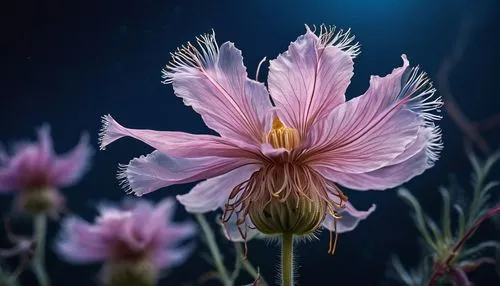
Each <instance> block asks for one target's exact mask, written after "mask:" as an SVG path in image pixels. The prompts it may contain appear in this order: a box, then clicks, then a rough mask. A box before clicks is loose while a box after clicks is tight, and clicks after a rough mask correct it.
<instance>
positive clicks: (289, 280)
mask: <svg viewBox="0 0 500 286" xmlns="http://www.w3.org/2000/svg"><path fill="white" fill-rule="evenodd" d="M281 285H282V286H292V285H293V233H283V235H282V241H281Z"/></svg>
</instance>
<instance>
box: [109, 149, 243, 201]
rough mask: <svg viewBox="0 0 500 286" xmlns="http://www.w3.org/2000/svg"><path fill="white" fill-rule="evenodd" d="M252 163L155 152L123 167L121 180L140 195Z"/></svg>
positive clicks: (231, 159)
mask: <svg viewBox="0 0 500 286" xmlns="http://www.w3.org/2000/svg"><path fill="white" fill-rule="evenodd" d="M249 163H251V162H248V160H247V161H246V160H243V159H234V158H221V157H202V158H190V159H186V158H176V157H169V156H167V155H165V154H163V153H160V152H159V151H154V152H153V153H151V154H149V155H147V156H141V157H139V158H135V159H132V160H131V161H130V163H129V164H128V165H125V166H121V170H120V172H119V174H118V178H119V179H120V180H122V184H123V185H124V187H125V189H126V190H127V191H130V192H132V193H135V194H136V195H138V196H141V195H144V194H147V193H150V192H152V191H155V190H158V189H160V188H164V187H168V186H170V185H174V184H183V183H190V182H196V181H200V180H203V179H207V178H212V177H217V176H219V175H221V174H224V173H227V172H229V171H231V170H234V169H236V168H238V167H241V166H244V165H246V164H249Z"/></svg>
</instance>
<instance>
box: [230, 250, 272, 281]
mask: <svg viewBox="0 0 500 286" xmlns="http://www.w3.org/2000/svg"><path fill="white" fill-rule="evenodd" d="M234 246H235V248H236V255H237V256H238V259H239V260H240V263H241V265H242V267H243V269H245V271H246V272H247V273H248V274H250V275H251V276H252V277H253V278H254V279H257V278H259V279H260V280H259V282H260V285H263V286H264V285H267V282H266V281H265V280H264V278H263V277H262V276H261V275H260V274H259V270H258V269H256V268H255V267H254V266H253V265H252V263H251V262H250V261H249V260H248V258H244V257H243V250H242V249H241V243H239V242H235V243H234Z"/></svg>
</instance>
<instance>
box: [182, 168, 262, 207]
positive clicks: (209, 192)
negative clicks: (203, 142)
mask: <svg viewBox="0 0 500 286" xmlns="http://www.w3.org/2000/svg"><path fill="white" fill-rule="evenodd" d="M258 169H259V167H258V166H257V165H246V166H242V167H239V168H237V169H234V170H232V171H231V172H229V173H227V174H223V175H220V176H218V177H215V178H210V179H207V180H205V181H203V182H200V183H198V184H197V185H196V186H195V187H194V188H193V189H192V190H191V191H190V192H189V193H187V194H185V195H178V196H177V200H179V202H180V203H181V204H183V205H184V207H185V208H186V211H188V212H190V213H205V212H209V211H214V210H216V209H218V208H222V207H223V206H224V204H225V203H226V202H227V200H228V198H229V194H230V193H231V191H232V190H233V188H234V187H236V186H237V185H238V184H241V183H242V182H244V181H246V180H248V179H249V178H250V176H251V175H252V173H253V172H255V171H257V170H258Z"/></svg>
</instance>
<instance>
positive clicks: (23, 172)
mask: <svg viewBox="0 0 500 286" xmlns="http://www.w3.org/2000/svg"><path fill="white" fill-rule="evenodd" d="M15 147H16V148H15V151H14V152H13V154H12V155H8V154H7V153H5V152H4V151H3V150H0V193H8V192H13V191H18V192H19V195H18V198H17V202H18V204H19V207H20V208H22V209H25V210H28V211H30V212H34V213H37V212H49V213H51V214H56V213H57V211H58V210H60V208H61V206H62V203H63V201H64V198H63V196H62V195H61V194H60V193H59V191H58V189H59V188H63V187H68V186H71V185H73V184H74V183H76V182H77V181H78V180H80V178H81V177H82V175H83V174H84V173H85V171H86V170H87V168H88V166H89V162H90V157H91V156H92V154H93V150H92V147H91V146H90V145H89V137H88V134H83V135H82V136H81V138H80V142H79V143H78V145H77V146H76V147H75V148H73V150H71V151H69V152H68V153H66V154H63V155H60V156H58V155H56V154H55V152H54V150H53V147H52V138H51V137H50V127H49V126H48V125H44V126H42V127H41V128H39V129H38V142H35V143H31V142H21V143H19V144H17V145H16V146H15Z"/></svg>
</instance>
